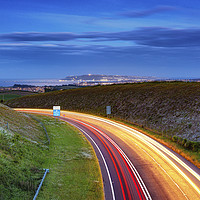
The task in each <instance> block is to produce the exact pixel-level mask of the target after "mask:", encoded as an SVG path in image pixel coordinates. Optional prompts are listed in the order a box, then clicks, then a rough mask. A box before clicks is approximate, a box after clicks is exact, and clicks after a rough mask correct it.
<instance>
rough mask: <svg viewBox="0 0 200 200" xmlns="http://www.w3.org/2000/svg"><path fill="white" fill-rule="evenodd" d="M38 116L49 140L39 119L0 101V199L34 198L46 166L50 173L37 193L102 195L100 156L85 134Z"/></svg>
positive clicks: (64, 196)
mask: <svg viewBox="0 0 200 200" xmlns="http://www.w3.org/2000/svg"><path fill="white" fill-rule="evenodd" d="M37 117H38V116H37ZM39 118H40V120H41V121H43V123H44V124H45V126H46V129H47V131H48V134H49V137H50V139H51V143H50V145H47V143H46V142H47V139H46V136H45V133H44V131H43V129H42V127H41V126H40V124H38V122H36V121H35V120H33V119H32V118H30V117H29V116H27V115H24V114H21V113H18V112H16V111H13V110H11V109H9V108H8V107H6V106H3V105H1V104H0V122H1V123H0V199H4V200H6V199H33V196H34V194H35V191H36V189H37V187H38V184H39V183H40V181H41V178H42V176H43V174H44V170H43V168H49V169H50V173H49V174H48V175H47V178H46V179H45V182H44V185H43V187H42V190H41V191H40V193H39V196H38V199H103V189H102V181H101V176H100V170H99V166H98V162H97V159H96V157H95V155H94V152H93V150H92V148H91V146H90V145H89V144H88V142H87V141H86V140H85V137H84V136H83V135H82V134H80V133H79V132H78V131H77V130H76V129H74V128H73V127H71V126H69V125H67V124H66V123H64V122H61V121H55V120H54V119H52V118H48V117H39ZM7 122H8V128H9V129H7Z"/></svg>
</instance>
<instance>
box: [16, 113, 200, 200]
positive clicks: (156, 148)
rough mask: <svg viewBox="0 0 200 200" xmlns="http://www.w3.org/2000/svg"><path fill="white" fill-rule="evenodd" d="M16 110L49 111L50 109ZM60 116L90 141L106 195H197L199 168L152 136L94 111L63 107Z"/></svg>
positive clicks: (195, 197) (199, 196)
mask: <svg viewBox="0 0 200 200" xmlns="http://www.w3.org/2000/svg"><path fill="white" fill-rule="evenodd" d="M16 110H18V111H24V112H33V113H40V114H48V115H52V110H44V109H16ZM60 118H61V119H62V120H65V121H67V122H68V123H70V124H72V125H73V126H75V127H77V128H78V129H79V130H80V131H82V132H83V133H84V134H85V135H86V137H87V139H88V140H89V141H90V142H91V144H92V145H93V147H94V149H95V152H96V154H97V157H98V159H99V163H100V167H101V171H102V176H103V180H104V190H105V197H106V199H109V200H110V199H159V200H164V199H175V200H179V199H180V200H182V199H191V200H198V199H200V170H199V169H198V168H197V167H195V166H194V165H192V164H191V163H190V162H188V161H187V160H185V159H184V158H182V157H181V156H180V155H178V154H176V153H175V152H173V151H172V150H170V149H168V148H166V147H165V146H163V145H161V144H160V143H158V142H156V141H155V140H153V139H151V138H149V137H148V136H146V135H144V134H142V133H140V132H138V131H136V130H134V129H132V128H130V127H127V126H125V125H122V124H120V123H116V122H113V121H111V120H108V119H104V118H100V117H96V116H93V115H87V114H82V113H76V112H68V111H62V112H61V117H60ZM132 163H133V164H134V166H133V164H132ZM136 169H137V171H136ZM139 174H140V175H139ZM144 183H145V184H144ZM147 188H148V190H147ZM148 191H149V192H148Z"/></svg>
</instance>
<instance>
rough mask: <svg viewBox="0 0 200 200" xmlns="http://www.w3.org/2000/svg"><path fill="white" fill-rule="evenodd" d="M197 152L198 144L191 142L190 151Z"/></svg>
mask: <svg viewBox="0 0 200 200" xmlns="http://www.w3.org/2000/svg"><path fill="white" fill-rule="evenodd" d="M198 150H199V142H192V151H198Z"/></svg>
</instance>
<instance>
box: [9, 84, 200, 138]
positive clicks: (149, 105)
mask: <svg viewBox="0 0 200 200" xmlns="http://www.w3.org/2000/svg"><path fill="white" fill-rule="evenodd" d="M6 104H7V105H8V106H11V107H27V108H29V107H30V108H52V106H53V105H60V106H61V109H65V110H73V111H81V112H87V113H93V114H98V115H101V116H105V115H106V111H105V107H106V106H107V105H110V106H111V107H112V115H111V116H112V117H115V118H118V119H123V120H125V121H129V122H131V123H133V124H137V125H140V126H141V127H146V128H149V129H152V130H155V131H158V132H160V133H163V134H166V135H170V136H172V135H177V136H181V137H182V138H187V139H190V140H193V141H199V140H200V127H199V122H200V83H186V82H152V83H139V84H124V85H111V86H97V87H87V88H81V89H74V90H66V91H57V92H52V93H45V94H40V95H34V96H25V97H22V98H19V99H16V100H11V101H8V102H7V103H6Z"/></svg>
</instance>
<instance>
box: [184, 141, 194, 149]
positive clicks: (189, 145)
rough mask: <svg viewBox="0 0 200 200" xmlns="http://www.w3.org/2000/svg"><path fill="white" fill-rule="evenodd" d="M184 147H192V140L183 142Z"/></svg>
mask: <svg viewBox="0 0 200 200" xmlns="http://www.w3.org/2000/svg"><path fill="white" fill-rule="evenodd" d="M184 147H185V148H186V149H192V142H191V141H187V142H186V143H185V144H184Z"/></svg>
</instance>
